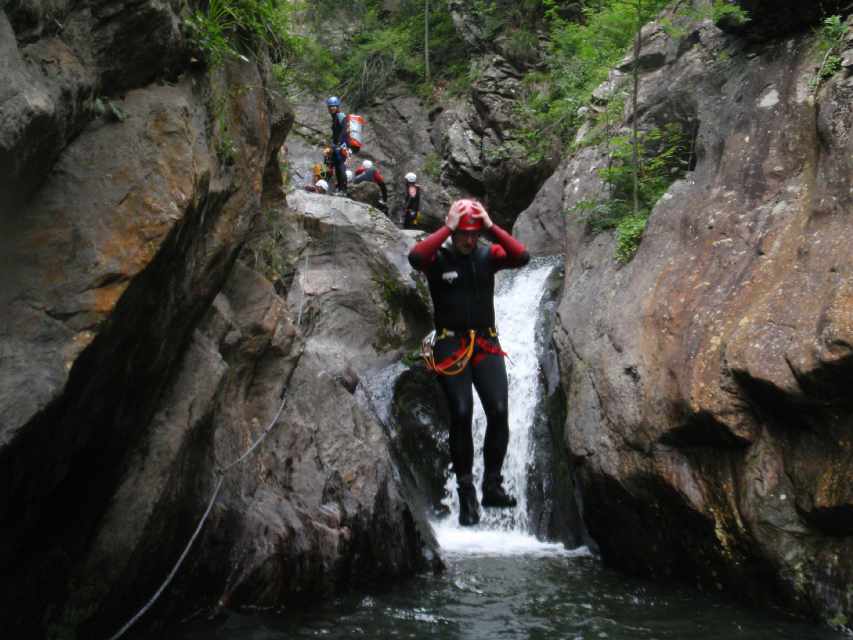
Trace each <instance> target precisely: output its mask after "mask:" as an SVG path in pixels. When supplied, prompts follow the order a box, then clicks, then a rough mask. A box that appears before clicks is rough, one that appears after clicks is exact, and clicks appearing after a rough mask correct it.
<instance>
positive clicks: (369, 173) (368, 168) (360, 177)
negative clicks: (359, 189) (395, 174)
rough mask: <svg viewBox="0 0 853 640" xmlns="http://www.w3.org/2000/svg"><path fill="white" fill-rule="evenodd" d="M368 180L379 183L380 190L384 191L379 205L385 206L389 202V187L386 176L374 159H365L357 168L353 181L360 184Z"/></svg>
mask: <svg viewBox="0 0 853 640" xmlns="http://www.w3.org/2000/svg"><path fill="white" fill-rule="evenodd" d="M368 180H372V181H373V182H375V183H376V184H378V185H379V190H380V191H381V192H382V199H381V200H380V201H379V206H380V208H381V207H384V206H385V203H386V202H388V187H387V186H385V178H383V177H382V174H381V173H380V172H379V168H378V167H376V165H374V164H373V162H372V161H370V160H364V161H363V162H362V163H361V166H360V167H359V168H358V169H356V170H355V179H354V180H353V181H352V183H353V184H358V183H359V182H367V181H368Z"/></svg>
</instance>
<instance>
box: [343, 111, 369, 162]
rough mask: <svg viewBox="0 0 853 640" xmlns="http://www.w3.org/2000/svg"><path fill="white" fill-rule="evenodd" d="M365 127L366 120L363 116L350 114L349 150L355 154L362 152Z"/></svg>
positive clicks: (348, 120) (348, 122) (348, 123)
mask: <svg viewBox="0 0 853 640" xmlns="http://www.w3.org/2000/svg"><path fill="white" fill-rule="evenodd" d="M364 125H365V120H364V118H363V117H362V116H357V115H355V114H352V113H351V114H350V115H348V116H347V137H348V138H349V148H350V149H352V152H353V153H358V152H359V151H361V147H362V145H363V144H364Z"/></svg>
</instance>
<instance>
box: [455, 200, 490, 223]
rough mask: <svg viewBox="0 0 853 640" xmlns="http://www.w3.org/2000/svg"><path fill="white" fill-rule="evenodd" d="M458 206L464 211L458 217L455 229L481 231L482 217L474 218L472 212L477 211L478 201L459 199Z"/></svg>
mask: <svg viewBox="0 0 853 640" xmlns="http://www.w3.org/2000/svg"><path fill="white" fill-rule="evenodd" d="M459 203H460V206H461V207H462V208H463V211H465V213H464V214H463V215H462V217H461V218H459V224H458V225H457V227H456V228H457V229H458V230H459V231H482V230H483V219H482V218H475V217H474V216H473V215H472V214H474V213H479V207H480V206H482V205H480V203H479V202H477V201H476V200H468V199H465V200H459Z"/></svg>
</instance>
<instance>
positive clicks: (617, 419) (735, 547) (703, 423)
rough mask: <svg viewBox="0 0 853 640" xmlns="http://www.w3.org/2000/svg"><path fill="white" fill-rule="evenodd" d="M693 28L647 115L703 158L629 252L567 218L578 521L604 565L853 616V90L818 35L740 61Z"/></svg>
mask: <svg viewBox="0 0 853 640" xmlns="http://www.w3.org/2000/svg"><path fill="white" fill-rule="evenodd" d="M694 40H695V41H696V42H697V44H696V45H694V46H693V47H692V48H691V49H689V50H688V51H686V52H681V53H680V54H679V57H677V58H675V59H673V60H671V61H670V62H669V63H668V64H667V65H665V66H664V67H662V68H661V69H659V70H656V71H653V72H651V73H646V74H644V75H643V76H642V85H641V109H642V112H643V114H644V118H645V124H646V126H651V124H657V125H661V124H664V123H666V122H667V121H673V120H677V119H678V118H684V117H688V118H690V119H695V120H697V121H698V122H699V129H698V136H697V140H696V145H697V154H698V162H697V165H696V168H695V171H693V172H691V173H689V174H688V176H687V177H686V178H685V179H684V180H682V181H679V182H677V183H676V184H674V185H673V186H672V187H671V188H670V190H669V192H668V193H667V194H666V195H665V196H664V197H663V199H662V200H661V201H660V202H659V203H658V205H657V206H656V207H655V209H654V212H653V215H652V217H651V219H650V221H649V225H648V227H647V230H646V233H645V236H644V239H643V241H642V244H641V245H640V249H639V252H638V253H637V255H636V257H635V258H634V259H633V261H632V262H630V263H629V264H628V265H625V266H620V265H619V264H618V263H616V262H615V260H614V258H613V251H614V242H613V239H612V237H610V236H609V235H608V234H600V235H597V236H592V235H590V234H589V232H588V231H587V230H586V228H585V226H584V225H583V224H582V223H580V222H578V221H577V219H576V218H575V219H574V220H573V221H572V219H571V218H570V224H569V227H568V235H567V239H566V246H567V262H566V264H567V270H566V283H565V289H564V292H563V298H562V302H561V306H560V311H559V314H560V324H561V327H558V330H557V331H556V341H557V344H558V346H559V349H560V352H561V368H562V373H563V383H564V388H565V390H566V393H567V397H568V419H567V423H566V430H565V437H566V444H567V446H568V448H569V450H570V453H571V454H572V455H573V456H574V458H575V459H576V461H577V462H576V472H577V475H578V478H579V480H580V483H581V488H582V493H583V496H584V514H585V520H586V523H587V525H588V526H589V529H590V533H591V534H592V535H593V537H594V538H595V540H596V541H597V542H598V543H599V545H600V547H601V550H602V554H603V556H604V558H605V560H606V561H607V562H609V563H610V564H612V565H615V566H619V567H622V568H625V569H628V570H631V571H635V572H638V573H643V574H647V575H654V576H679V577H681V578H683V579H686V580H688V581H689V582H691V583H698V584H701V585H704V586H706V587H708V588H711V589H724V590H727V591H732V592H737V593H740V594H743V595H745V596H747V597H748V598H751V599H753V600H755V601H765V602H766V601H773V602H776V603H779V602H781V603H783V604H784V605H785V606H787V607H789V608H791V609H793V610H797V611H800V612H803V613H806V614H808V615H812V616H816V617H820V618H822V619H825V620H835V621H839V620H842V621H843V620H844V619H845V617H846V619H848V620H849V619H851V618H853V592H851V591H850V590H849V588H848V587H849V584H850V583H851V581H853V562H851V560H850V559H851V558H853V490H851V487H853V440H851V437H850V429H851V426H853V403H852V402H851V398H852V397H853V396H851V394H850V388H851V383H853V332H851V328H853V324H852V323H853V297H851V289H850V285H849V283H850V282H851V278H853V271H851V263H850V259H849V254H850V249H849V240H850V238H851V237H853V235H851V234H853V226H851V219H850V211H851V210H853V191H851V182H850V179H851V175H853V165H851V157H853V154H851V151H853V139H851V137H850V135H849V132H850V131H851V129H853V115H851V112H850V110H849V108H848V105H849V104H850V101H851V98H853V86H851V82H850V79H849V77H846V75H845V73H844V72H842V73H840V74H837V75H836V76H835V77H833V78H832V79H831V80H830V81H829V82H828V83H826V84H825V85H824V86H823V87H822V88H821V89H820V91H818V92H815V91H814V89H813V85H812V84H811V81H812V78H813V75H814V65H813V60H812V59H811V58H810V57H809V56H810V54H809V52H810V45H809V39H808V37H806V36H803V37H801V38H798V39H794V40H791V41H789V42H784V43H773V44H769V45H766V46H765V47H764V48H763V49H762V50H761V51H759V52H758V55H757V56H755V57H754V58H750V57H735V58H732V59H728V58H727V57H725V56H721V55H720V54H719V52H720V51H721V50H722V49H723V47H733V46H737V43H736V42H735V41H732V40H726V39H725V38H724V37H723V36H721V35H720V34H719V32H717V31H716V30H714V29H712V28H710V27H707V26H705V27H702V28H701V29H699V30H698V31H697V32H696V34H695V37H694ZM594 162H595V160H594V156H593V157H592V162H590V163H588V164H586V165H585V166H584V165H582V164H581V166H576V167H574V168H572V169H571V170H570V171H569V173H568V176H567V185H570V184H572V182H573V181H575V180H578V181H581V183H583V182H584V181H586V178H585V176H588V175H589V174H590V173H591V172H594V170H595V167H596V165H595V164H594ZM575 202H576V200H574V199H573V198H572V196H571V193H570V192H569V189H568V188H567V193H566V195H565V199H564V201H563V204H564V207H565V208H567V209H568V208H571V206H573V204H574V203H575Z"/></svg>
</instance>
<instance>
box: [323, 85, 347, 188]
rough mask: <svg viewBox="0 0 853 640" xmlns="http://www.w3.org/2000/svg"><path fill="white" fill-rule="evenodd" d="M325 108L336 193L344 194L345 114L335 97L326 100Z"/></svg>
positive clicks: (345, 182) (345, 185)
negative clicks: (330, 122) (330, 134)
mask: <svg viewBox="0 0 853 640" xmlns="http://www.w3.org/2000/svg"><path fill="white" fill-rule="evenodd" d="M326 108H327V109H328V110H329V115H330V116H332V162H333V164H334V166H335V178H336V180H337V183H338V193H346V191H347V174H346V160H347V157H348V155H349V150H348V143H349V140H348V135H347V114H345V113H344V112H343V111H341V99H340V98H338V97H337V96H331V97H330V98H329V99H328V100H326Z"/></svg>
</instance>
